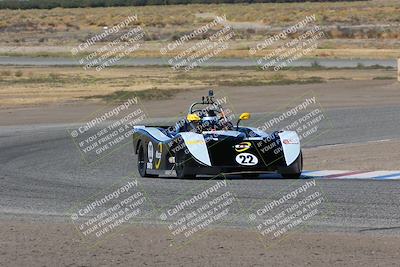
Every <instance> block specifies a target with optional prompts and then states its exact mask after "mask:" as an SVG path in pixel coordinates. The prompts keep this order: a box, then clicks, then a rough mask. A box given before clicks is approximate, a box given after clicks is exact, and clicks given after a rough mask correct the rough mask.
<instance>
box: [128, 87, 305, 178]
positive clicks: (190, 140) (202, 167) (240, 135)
mask: <svg viewBox="0 0 400 267" xmlns="http://www.w3.org/2000/svg"><path fill="white" fill-rule="evenodd" d="M226 113H227V112H226V110H224V108H223V107H222V106H221V105H220V103H218V101H215V98H214V96H213V93H212V91H210V92H209V95H208V96H207V97H203V98H202V101H201V102H195V103H193V104H192V105H191V106H190V108H189V112H188V115H187V117H186V119H182V120H181V121H179V122H177V123H176V124H175V125H173V126H152V127H149V126H134V129H133V131H134V133H133V144H134V151H135V153H136V154H137V155H138V164H137V165H138V171H139V174H140V175H141V176H142V177H155V176H163V175H169V176H171V175H176V176H177V177H178V178H194V177H195V176H196V175H217V174H221V173H224V174H229V173H240V174H241V175H242V176H243V177H257V176H258V175H259V174H261V173H267V172H278V173H280V174H281V175H282V177H284V178H299V177H300V174H301V171H302V167H303V159H302V153H301V148H300V139H299V136H298V135H297V133H296V132H293V131H275V132H271V133H267V132H264V131H261V130H259V129H257V128H253V127H243V126H239V122H240V121H242V120H248V119H250V114H249V113H243V114H241V115H240V117H239V119H238V120H237V123H236V124H235V125H234V124H233V123H232V119H231V118H232V114H231V115H230V116H227V114H226ZM233 117H234V115H233Z"/></svg>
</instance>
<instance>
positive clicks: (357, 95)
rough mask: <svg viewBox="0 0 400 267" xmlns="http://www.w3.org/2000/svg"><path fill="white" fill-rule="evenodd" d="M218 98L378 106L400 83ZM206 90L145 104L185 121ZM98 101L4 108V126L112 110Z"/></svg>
mask: <svg viewBox="0 0 400 267" xmlns="http://www.w3.org/2000/svg"><path fill="white" fill-rule="evenodd" d="M214 91H215V94H216V95H217V96H221V97H224V96H226V97H227V101H228V102H227V104H228V106H229V107H230V108H232V109H233V110H234V112H236V113H241V112H245V111H246V112H278V111H282V110H285V109H286V107H287V106H290V105H291V103H297V102H302V101H304V99H305V98H308V97H313V96H315V97H316V99H317V100H318V102H320V103H321V106H322V108H323V109H329V108H351V107H354V108H356V107H377V106H381V107H382V106H388V105H398V103H399V99H400V83H398V82H397V81H393V80H381V81H378V80H374V81H371V80H370V81H331V82H327V83H322V84H305V85H282V86H247V87H244V86H240V87H220V88H217V89H215V90H214ZM207 92H208V89H205V90H187V91H183V92H182V93H179V94H177V95H176V96H175V97H173V98H171V99H166V100H155V101H146V102H142V104H143V107H144V109H145V111H146V114H147V115H148V117H149V118H158V117H182V116H183V115H185V114H186V113H187V107H188V106H189V105H190V104H191V103H192V102H193V101H195V100H197V99H200V97H201V96H202V95H206V94H207ZM113 105H116V104H105V103H99V102H93V101H79V102H69V103H68V102H67V103H64V104H52V105H45V106H33V107H14V108H10V107H9V108H6V107H4V106H3V107H0V125H13V124H34V123H56V122H58V123H63V122H65V123H71V122H79V121H81V120H82V119H84V118H85V117H87V116H88V115H90V114H91V113H92V112H95V111H98V110H102V109H104V108H106V107H107V106H110V107H111V106H113Z"/></svg>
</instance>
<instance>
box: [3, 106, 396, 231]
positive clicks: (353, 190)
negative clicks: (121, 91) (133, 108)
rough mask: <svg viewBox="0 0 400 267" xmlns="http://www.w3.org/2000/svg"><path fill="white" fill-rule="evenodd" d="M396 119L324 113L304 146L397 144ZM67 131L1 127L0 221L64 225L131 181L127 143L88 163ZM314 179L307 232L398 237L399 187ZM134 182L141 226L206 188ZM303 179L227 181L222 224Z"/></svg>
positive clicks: (381, 111)
mask: <svg viewBox="0 0 400 267" xmlns="http://www.w3.org/2000/svg"><path fill="white" fill-rule="evenodd" d="M399 113H400V107H380V108H378V107H377V108H358V109H335V110H329V111H328V112H327V115H328V116H329V118H330V120H331V121H332V125H333V127H329V129H327V131H325V133H324V134H323V135H321V136H320V137H319V138H317V139H316V140H314V141H313V142H312V143H309V144H307V145H306V146H308V147H311V146H322V145H330V144H340V143H344V144H346V143H355V142H367V141H373V140H381V139H390V138H398V137H399V133H400V124H399V123H398V120H399V119H398V114H399ZM256 116H257V115H256ZM258 116H261V115H260V114H259V115H258ZM165 121H166V120H163V122H165ZM395 122H397V123H395ZM70 127H71V125H69V124H41V125H19V126H1V127H0V203H1V206H0V216H2V217H5V218H14V217H19V216H32V217H40V218H41V219H44V220H58V219H59V220H67V221H69V220H70V219H69V214H70V213H71V208H73V207H74V206H75V205H76V204H77V203H79V202H80V201H82V200H84V199H87V198H89V197H91V196H93V195H95V194H97V193H98V192H100V191H103V190H111V188H112V187H113V185H115V183H117V184H123V183H124V181H123V177H127V176H133V177H137V176H138V175H137V171H136V165H135V159H134V157H133V156H132V152H133V151H132V146H131V144H127V145H125V146H123V147H121V148H120V149H119V150H118V151H116V152H114V153H113V154H112V155H110V156H109V157H106V158H105V159H102V160H101V161H98V162H96V163H94V164H91V165H87V164H86V163H85V162H84V161H82V159H81V157H80V154H79V152H78V150H77V149H76V147H75V146H74V145H73V143H72V140H71V138H70V137H69V136H68V134H67V129H68V128H70ZM303 178H307V174H306V175H305V176H304V177H303ZM319 178H320V179H318V180H317V182H316V183H317V185H318V188H319V190H320V192H321V194H322V195H323V196H324V197H325V202H324V204H323V205H321V206H320V208H319V209H320V213H319V214H317V215H316V216H315V217H313V218H312V219H311V220H310V221H309V222H308V225H309V227H310V228H307V229H311V230H312V231H350V232H354V231H356V232H358V231H362V232H363V231H370V232H375V233H377V234H380V233H385V234H387V233H400V231H399V230H400V223H399V222H400V213H399V209H398V203H399V198H400V196H399V194H398V192H400V183H399V182H398V181H396V180H388V179H381V180H372V179H343V178H346V176H342V177H340V178H341V179H335V177H330V178H329V179H324V177H323V176H322V177H319ZM137 179H138V181H139V183H140V185H141V186H142V188H143V189H144V191H145V192H146V194H147V196H148V198H149V199H150V200H151V203H152V205H151V207H150V206H149V207H148V208H147V210H146V216H144V217H141V218H140V221H142V222H146V223H164V222H163V221H161V220H160V214H161V213H162V212H163V211H165V210H167V209H168V208H171V207H173V205H174V204H173V203H174V201H175V199H176V198H179V197H188V196H191V195H194V194H196V192H198V191H196V188H197V187H198V186H199V185H205V184H206V183H210V182H209V181H208V179H207V178H203V179H199V180H178V179H174V178H146V179H142V178H137ZM307 181H310V180H307V179H302V180H300V181H296V180H282V179H275V176H272V177H271V176H263V177H261V178H259V179H248V180H244V179H240V178H239V177H236V176H230V177H228V180H227V186H228V188H229V191H230V192H232V193H233V194H234V196H235V197H236V199H237V200H238V204H237V205H236V204H235V205H234V206H232V209H231V211H230V213H229V215H228V220H227V221H226V222H225V223H224V225H225V226H234V227H252V225H251V224H249V220H248V215H249V214H251V213H252V212H254V207H257V205H261V204H263V203H265V202H267V201H268V200H270V199H271V198H272V196H274V194H276V193H277V192H288V191H290V190H291V189H293V188H295V187H298V186H301V185H303V184H305V183H306V182H307ZM195 205H197V204H195ZM72 212H73V210H72Z"/></svg>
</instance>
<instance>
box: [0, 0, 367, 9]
mask: <svg viewBox="0 0 400 267" xmlns="http://www.w3.org/2000/svg"><path fill="white" fill-rule="evenodd" d="M355 1H362V0H347V1H345V0H336V1H335V0H0V9H7V8H9V9H51V8H56V7H64V8H76V7H112V6H147V5H186V4H222V3H227V4H234V3H249V4H251V3H291V2H355Z"/></svg>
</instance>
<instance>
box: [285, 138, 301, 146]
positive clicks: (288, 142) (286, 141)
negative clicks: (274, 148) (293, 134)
mask: <svg viewBox="0 0 400 267" xmlns="http://www.w3.org/2000/svg"><path fill="white" fill-rule="evenodd" d="M282 142H283V143H284V144H285V145H290V144H299V140H297V139H283V141H282Z"/></svg>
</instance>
